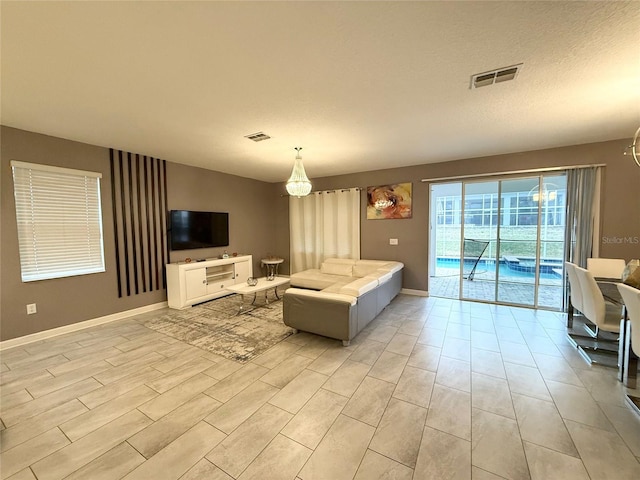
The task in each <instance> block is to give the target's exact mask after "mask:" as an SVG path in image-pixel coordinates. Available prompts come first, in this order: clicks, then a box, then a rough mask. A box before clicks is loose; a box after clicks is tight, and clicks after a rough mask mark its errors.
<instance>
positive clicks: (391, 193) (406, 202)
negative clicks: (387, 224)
mask: <svg viewBox="0 0 640 480" xmlns="http://www.w3.org/2000/svg"><path fill="white" fill-rule="evenodd" d="M389 218H411V182H408V183H395V184H393V185H380V186H377V187H367V219H368V220H383V219H389Z"/></svg>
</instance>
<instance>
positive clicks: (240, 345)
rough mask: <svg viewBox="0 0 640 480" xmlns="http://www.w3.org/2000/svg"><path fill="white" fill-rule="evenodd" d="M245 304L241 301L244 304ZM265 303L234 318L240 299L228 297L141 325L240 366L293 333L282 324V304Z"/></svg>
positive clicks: (172, 311) (170, 313)
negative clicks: (235, 362)
mask: <svg viewBox="0 0 640 480" xmlns="http://www.w3.org/2000/svg"><path fill="white" fill-rule="evenodd" d="M269 296H270V297H271V294H270V295H269ZM273 300H275V298H274V299H273ZM247 301H248V300H247V298H245V305H247ZM269 301H270V302H272V303H269V305H265V306H260V307H258V308H255V309H253V310H251V311H249V312H247V313H243V314H242V315H236V313H237V312H238V307H239V306H240V296H238V295H230V296H227V297H223V298H219V299H217V300H212V301H210V302H207V303H203V304H201V305H196V306H194V307H191V308H187V309H185V310H170V311H168V312H166V313H164V314H162V315H160V316H158V317H155V318H154V319H153V320H150V321H148V322H146V323H145V325H146V326H147V327H149V328H152V329H153V330H156V331H158V332H161V333H164V334H165V335H169V336H170V337H173V338H176V339H178V340H181V341H183V342H186V343H188V344H190V345H194V346H196V347H199V348H202V349H204V350H208V351H209V352H212V353H215V354H218V355H221V356H223V357H225V358H228V359H229V360H235V361H237V362H241V363H244V362H247V361H249V360H251V359H252V358H254V357H256V356H258V355H260V354H261V353H262V352H264V351H265V350H267V349H268V348H270V347H272V346H274V345H275V344H276V343H278V342H280V341H282V340H284V339H285V338H287V337H288V336H289V335H291V334H293V329H292V328H289V327H287V326H286V325H285V324H284V323H283V322H282V301H272V299H271V298H270V299H269ZM257 302H264V299H260V298H259V299H258V300H257Z"/></svg>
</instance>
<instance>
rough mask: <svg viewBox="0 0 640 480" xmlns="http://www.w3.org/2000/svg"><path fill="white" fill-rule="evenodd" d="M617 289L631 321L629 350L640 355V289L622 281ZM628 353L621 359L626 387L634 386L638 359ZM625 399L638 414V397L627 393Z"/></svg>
mask: <svg viewBox="0 0 640 480" xmlns="http://www.w3.org/2000/svg"><path fill="white" fill-rule="evenodd" d="M618 290H619V291H620V295H621V296H622V300H623V301H624V306H625V308H626V309H627V317H628V318H629V321H630V322H631V339H630V340H631V342H630V343H631V350H633V353H635V354H636V356H640V290H638V289H637V288H633V287H631V286H629V285H625V284H624V283H619V284H618ZM628 332H629V330H627V334H628ZM629 353H630V352H625V357H626V358H625V359H623V361H624V362H625V363H626V365H625V366H624V369H625V370H626V374H625V376H623V379H622V380H623V381H624V382H625V384H626V385H627V387H628V388H635V387H636V381H637V374H638V359H637V358H632V356H631V355H629ZM627 399H628V400H629V403H630V405H631V406H632V408H633V409H634V410H635V411H636V413H638V414H640V397H636V396H634V395H631V394H629V393H627Z"/></svg>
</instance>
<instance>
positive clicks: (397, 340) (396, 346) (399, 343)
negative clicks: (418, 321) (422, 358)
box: [386, 332, 418, 356]
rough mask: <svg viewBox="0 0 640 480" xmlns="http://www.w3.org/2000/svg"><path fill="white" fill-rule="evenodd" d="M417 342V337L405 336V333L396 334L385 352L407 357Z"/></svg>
mask: <svg viewBox="0 0 640 480" xmlns="http://www.w3.org/2000/svg"><path fill="white" fill-rule="evenodd" d="M417 340H418V337H417V335H407V334H405V333H400V332H398V333H396V334H395V335H394V336H393V338H392V339H391V341H390V342H389V343H388V344H387V348H386V351H387V352H391V353H397V354H398V355H405V356H409V355H410V354H411V351H412V350H413V346H414V345H415V344H416V341H417Z"/></svg>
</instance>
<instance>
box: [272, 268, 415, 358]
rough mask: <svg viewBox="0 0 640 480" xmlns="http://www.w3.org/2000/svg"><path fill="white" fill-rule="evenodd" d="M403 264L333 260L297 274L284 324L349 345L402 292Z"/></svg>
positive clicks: (285, 305)
mask: <svg viewBox="0 0 640 480" xmlns="http://www.w3.org/2000/svg"><path fill="white" fill-rule="evenodd" d="M403 268H404V265H403V264H402V263H400V262H393V261H384V260H353V259H344V258H328V259H326V260H325V261H324V262H323V263H322V265H321V266H320V268H319V269H311V270H305V271H303V272H299V273H294V274H293V275H291V278H290V281H291V287H292V288H289V289H287V291H286V292H285V294H284V301H283V320H284V323H285V324H286V325H289V326H290V327H292V328H295V329H297V330H302V331H305V332H312V333H316V334H318V335H323V336H326V337H331V338H336V339H338V340H342V343H343V344H344V345H345V346H346V345H349V343H350V342H351V339H352V338H353V337H355V336H356V335H357V334H358V332H360V331H361V330H362V329H363V328H364V327H365V326H366V325H367V324H368V323H369V322H370V321H371V320H373V319H374V318H375V317H376V316H377V315H378V314H379V313H380V312H381V311H382V310H383V309H384V308H385V307H386V306H387V305H388V304H389V302H391V300H393V298H394V297H395V296H396V295H397V294H398V293H399V292H400V290H401V288H402V269H403Z"/></svg>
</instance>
